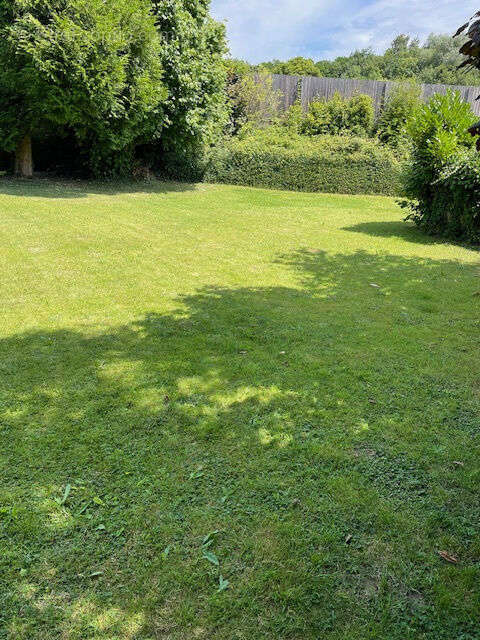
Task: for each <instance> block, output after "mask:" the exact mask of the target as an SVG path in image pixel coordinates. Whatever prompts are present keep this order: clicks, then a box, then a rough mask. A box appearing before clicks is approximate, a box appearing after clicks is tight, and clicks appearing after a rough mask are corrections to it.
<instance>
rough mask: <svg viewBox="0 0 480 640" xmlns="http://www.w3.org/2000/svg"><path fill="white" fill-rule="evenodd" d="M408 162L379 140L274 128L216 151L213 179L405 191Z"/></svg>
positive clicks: (327, 188)
mask: <svg viewBox="0 0 480 640" xmlns="http://www.w3.org/2000/svg"><path fill="white" fill-rule="evenodd" d="M402 170H403V162H402V159H401V158H399V157H398V154H395V152H394V151H393V150H392V149H389V148H387V147H385V146H383V145H381V144H380V143H379V142H378V141H376V140H365V139H362V138H352V137H343V136H315V137H306V136H301V135H298V134H295V133H292V132H291V131H288V132H287V131H285V129H283V130H282V129H280V128H274V129H272V128H271V129H268V130H265V131H260V132H254V133H251V134H249V135H247V136H246V137H244V138H236V139H232V140H231V141H229V142H227V143H226V144H225V146H224V147H223V148H218V149H216V150H215V151H214V152H213V153H212V156H211V158H210V162H209V163H208V167H207V170H206V174H205V180H206V181H209V182H223V183H227V184H239V185H247V186H254V187H271V188H275V189H288V190H293V191H322V192H327V193H352V194H384V195H400V194H401V192H402Z"/></svg>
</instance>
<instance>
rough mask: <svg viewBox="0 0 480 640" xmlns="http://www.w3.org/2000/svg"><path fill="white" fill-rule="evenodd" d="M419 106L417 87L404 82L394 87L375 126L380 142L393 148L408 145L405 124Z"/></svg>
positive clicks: (418, 87) (418, 90) (418, 89)
mask: <svg viewBox="0 0 480 640" xmlns="http://www.w3.org/2000/svg"><path fill="white" fill-rule="evenodd" d="M420 104H421V102H420V86H419V85H417V84H414V83H408V82H404V83H401V84H398V85H397V86H395V87H394V88H393V89H392V91H391V93H390V94H389V96H388V98H387V101H386V104H385V105H384V107H383V109H382V111H381V113H380V116H379V119H378V122H377V124H376V132H377V135H378V137H379V138H380V140H381V141H382V142H385V143H387V144H390V145H392V146H395V147H396V146H398V145H399V144H401V143H402V144H405V143H407V144H408V134H407V122H408V121H409V120H410V119H411V118H412V117H414V115H415V112H416V111H417V109H419V108H420Z"/></svg>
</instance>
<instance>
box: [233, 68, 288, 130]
mask: <svg viewBox="0 0 480 640" xmlns="http://www.w3.org/2000/svg"><path fill="white" fill-rule="evenodd" d="M228 96H229V99H230V109H231V123H230V133H233V134H235V133H238V131H240V130H241V128H242V127H243V126H244V125H245V124H247V123H248V124H249V125H250V127H253V128H259V127H266V126H268V125H270V124H271V123H272V122H273V121H274V120H275V119H276V118H277V113H278V107H279V104H280V98H281V94H280V92H278V91H275V90H274V89H273V86H272V76H271V75H270V74H268V73H256V74H247V75H244V76H240V75H235V76H230V83H229V85H228Z"/></svg>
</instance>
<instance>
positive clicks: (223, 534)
mask: <svg viewBox="0 0 480 640" xmlns="http://www.w3.org/2000/svg"><path fill="white" fill-rule="evenodd" d="M279 262H281V263H282V264H288V265H289V266H290V267H291V268H293V269H295V270H296V271H297V272H298V274H299V276H300V280H301V287H299V288H298V289H295V288H288V287H270V288H258V289H253V288H243V289H242V288H240V289H222V288H215V287H209V288H206V289H203V290H201V291H199V292H198V293H196V294H193V295H189V296H184V297H182V298H181V299H179V307H178V312H177V313H173V314H165V315H161V314H158V313H147V314H145V316H144V317H141V318H138V319H136V320H134V321H132V322H131V323H130V324H128V325H125V326H120V327H116V328H112V329H111V330H109V331H104V332H99V331H95V330H94V329H92V330H91V331H90V332H88V331H86V330H85V331H78V330H73V329H63V330H62V329H60V330H56V331H33V332H29V333H24V334H18V335H13V336H10V337H7V338H4V339H3V340H1V341H0V378H1V382H2V383H1V385H0V389H1V392H0V428H1V432H2V451H1V454H2V461H3V462H2V490H1V491H2V494H3V506H2V517H3V519H2V527H3V530H2V534H1V535H2V541H3V542H4V545H5V547H4V549H5V553H3V555H2V563H3V567H2V573H3V576H4V577H3V580H4V583H3V585H2V589H1V593H2V594H3V596H1V597H2V601H1V605H2V606H1V611H2V613H1V614H0V615H1V616H3V620H2V622H3V624H4V627H5V628H6V629H8V630H9V632H10V634H11V636H12V637H15V638H33V637H35V638H45V639H46V638H48V639H50V638H54V637H62V638H68V639H79V640H80V639H81V640H84V639H85V638H97V639H100V638H101V639H104V640H106V639H107V638H112V637H115V638H121V639H122V640H123V639H125V640H126V639H130V638H145V639H147V638H148V639H150V638H169V639H172V640H177V639H178V640H180V638H182V639H183V638H187V637H188V638H191V637H200V638H202V637H203V638H208V639H210V638H225V637H234V634H235V633H242V634H243V635H244V636H245V637H255V638H290V637H302V638H314V637H318V635H319V634H321V636H322V637H325V638H329V637H331V638H338V637H352V638H353V637H367V635H366V634H367V632H368V633H372V632H373V631H374V632H375V633H376V634H377V636H378V637H389V638H404V637H405V635H404V634H405V628H406V627H405V625H406V624H407V623H408V624H409V625H410V624H411V623H412V620H413V621H414V623H415V625H420V626H419V627H416V628H417V629H418V628H423V629H424V630H425V633H424V637H425V638H432V640H433V638H451V637H456V636H458V635H459V634H460V633H462V632H464V633H470V632H471V633H473V630H474V629H475V628H476V622H477V621H478V617H477V616H478V608H475V607H476V603H477V602H478V598H479V596H480V594H479V590H478V581H476V576H477V574H478V567H477V569H475V565H474V564H472V563H473V558H474V556H473V555H470V556H469V553H470V554H473V553H474V552H473V551H469V549H470V547H471V548H472V549H473V548H474V535H473V534H472V533H468V531H467V530H466V528H465V523H466V522H472V521H474V520H475V518H476V517H477V515H480V514H479V513H478V500H477V495H478V493H477V490H478V486H475V482H473V483H472V480H471V476H470V475H469V474H468V472H469V469H471V468H472V467H471V466H470V465H471V464H472V463H473V458H474V457H475V456H474V449H473V447H472V437H475V431H474V430H475V428H476V427H475V424H476V422H475V415H476V414H475V411H476V410H478V408H479V407H478V398H477V399H475V398H472V390H471V387H470V386H469V380H470V378H469V376H468V364H469V363H470V361H471V358H472V349H475V348H476V350H477V355H478V346H476V343H475V346H474V339H475V336H474V331H473V329H472V327H473V323H474V322H475V317H476V315H475V312H474V310H472V309H470V311H469V310H468V306H467V303H466V302H465V303H464V304H465V307H462V304H463V303H462V300H465V292H466V291H468V290H469V289H470V288H471V287H472V286H473V284H474V283H475V281H476V279H477V273H476V270H475V269H474V267H469V266H465V265H460V264H458V263H455V262H452V261H433V260H426V259H425V260H417V259H406V258H402V257H398V256H376V255H370V254H367V253H365V252H358V253H355V254H352V255H336V256H329V255H327V254H325V253H323V252H320V251H318V252H312V251H307V250H302V251H299V252H296V253H294V254H291V255H287V256H282V257H280V258H279ZM452 282H455V283H456V284H455V287H452V286H451V283H452ZM372 283H373V284H376V285H377V287H372V286H371V284H372ZM406 292H408V295H406ZM427 294H428V295H429V296H430V297H427V298H425V296H426V295H427ZM470 305H471V299H470ZM452 308H454V309H455V310H454V311H452ZM405 309H406V310H405ZM476 326H477V328H478V324H477V325H476ZM462 348H465V349H467V350H466V351H463V350H462ZM462 360H464V366H462V364H461V362H462ZM453 364H455V365H456V367H458V368H456V369H455V373H454V372H453V369H452V365H453ZM466 372H467V373H466ZM439 424H441V425H442V429H439V428H438V425H439ZM450 452H452V454H450ZM453 454H454V455H455V458H456V459H461V460H462V461H463V462H464V464H465V465H466V468H465V476H463V475H462V473H463V471H462V469H456V468H451V465H450V466H449V460H450V457H451V455H453ZM67 485H70V486H71V489H70V492H68V490H67V491H66V490H65V488H66V486H67ZM212 531H219V532H220V533H217V534H212V535H211V537H210V539H211V540H212V541H213V542H212V543H211V544H210V546H209V547H208V548H209V550H210V551H213V552H214V553H215V555H216V557H218V559H219V563H220V568H217V566H216V565H215V564H212V563H211V562H209V561H208V560H207V559H205V557H204V556H205V554H204V551H205V547H202V544H203V541H204V540H205V536H208V534H211V532H212ZM419 531H420V532H422V533H421V534H419ZM352 535H353V544H352V545H346V544H345V539H346V537H347V536H352ZM442 536H446V537H447V538H448V540H449V544H450V545H452V546H453V548H454V549H456V546H455V545H457V544H458V545H460V544H461V545H462V553H463V554H464V557H466V558H471V560H470V561H469V562H466V563H465V564H464V566H463V567H455V574H453V572H451V571H449V569H448V567H444V566H442V565H441V564H439V563H435V562H432V560H431V558H432V557H433V554H434V549H435V548H436V545H437V544H438V540H439V539H442ZM419 549H420V553H419ZM399 558H400V559H401V561H400V562H399ZM219 574H222V575H223V576H224V577H225V578H228V579H229V580H230V582H231V588H230V589H229V590H227V591H225V592H223V593H217V592H216V590H217V587H218V580H219ZM445 584H448V590H447V589H446V587H445V586H442V585H445ZM412 594H420V597H415V598H414V597H413V596H412ZM337 596H338V597H337ZM340 596H341V597H340ZM475 612H476V613H475ZM259 620H260V621H261V623H260V624H259ZM352 625H354V626H352ZM421 625H424V627H421ZM352 629H353V631H352ZM372 630H373V631H372ZM422 632H423V631H422ZM349 633H351V634H352V635H351V636H349V635H348V634H349ZM362 634H364V635H362ZM412 637H413V636H412ZM472 637H473V636H472Z"/></svg>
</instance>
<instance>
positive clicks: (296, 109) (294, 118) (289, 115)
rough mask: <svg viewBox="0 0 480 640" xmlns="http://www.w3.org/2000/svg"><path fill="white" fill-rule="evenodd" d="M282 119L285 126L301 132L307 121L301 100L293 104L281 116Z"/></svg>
mask: <svg viewBox="0 0 480 640" xmlns="http://www.w3.org/2000/svg"><path fill="white" fill-rule="evenodd" d="M280 121H281V123H282V125H283V126H284V127H287V128H288V129H290V130H291V131H294V132H295V133H301V132H302V130H303V126H304V121H305V114H304V113H303V107H302V105H301V104H300V103H299V102H296V103H295V104H292V106H291V107H289V108H288V109H287V110H286V111H285V113H284V114H283V116H282V117H281V118H280Z"/></svg>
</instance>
